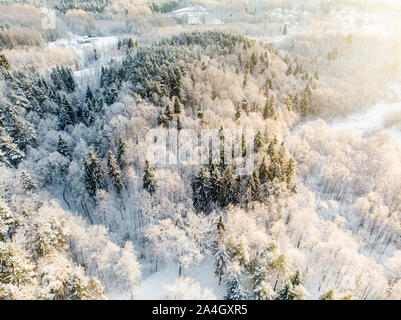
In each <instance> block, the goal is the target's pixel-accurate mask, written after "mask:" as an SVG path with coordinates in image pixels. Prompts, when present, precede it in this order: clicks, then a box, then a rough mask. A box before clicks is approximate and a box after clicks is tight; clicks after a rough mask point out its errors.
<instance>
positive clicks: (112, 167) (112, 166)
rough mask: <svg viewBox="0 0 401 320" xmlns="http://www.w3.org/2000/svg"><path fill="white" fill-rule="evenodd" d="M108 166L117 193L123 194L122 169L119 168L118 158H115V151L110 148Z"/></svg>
mask: <svg viewBox="0 0 401 320" xmlns="http://www.w3.org/2000/svg"><path fill="white" fill-rule="evenodd" d="M107 167H108V169H109V175H110V178H111V180H112V182H113V185H114V188H115V190H116V193H117V195H121V190H122V184H121V176H120V170H119V168H118V164H117V160H116V159H115V157H114V155H113V152H111V150H109V152H108V160H107Z"/></svg>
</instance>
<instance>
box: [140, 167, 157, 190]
mask: <svg viewBox="0 0 401 320" xmlns="http://www.w3.org/2000/svg"><path fill="white" fill-rule="evenodd" d="M142 185H143V188H144V189H145V190H146V191H147V192H149V193H150V194H151V195H153V193H155V191H156V179H155V176H154V174H153V169H152V167H151V165H150V163H149V161H148V160H146V161H145V169H144V172H143V177H142Z"/></svg>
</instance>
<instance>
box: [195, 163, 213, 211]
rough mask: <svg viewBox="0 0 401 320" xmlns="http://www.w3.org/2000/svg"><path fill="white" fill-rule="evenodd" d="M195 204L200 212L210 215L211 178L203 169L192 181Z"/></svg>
mask: <svg viewBox="0 0 401 320" xmlns="http://www.w3.org/2000/svg"><path fill="white" fill-rule="evenodd" d="M192 191H193V196H192V199H193V204H194V207H195V208H196V209H197V210H198V211H203V212H206V213H208V212H209V209H210V202H211V188H210V182H209V177H208V176H207V175H206V173H205V170H204V169H203V168H201V169H200V170H199V174H198V175H197V176H195V177H194V179H193V180H192Z"/></svg>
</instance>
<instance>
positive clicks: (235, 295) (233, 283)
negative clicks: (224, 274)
mask: <svg viewBox="0 0 401 320" xmlns="http://www.w3.org/2000/svg"><path fill="white" fill-rule="evenodd" d="M248 297H249V292H248V291H246V290H245V289H244V288H243V287H242V285H241V283H240V281H239V279H238V275H237V274H232V275H231V276H230V278H229V279H228V280H227V294H226V296H225V297H224V299H225V300H246V299H247V298H248Z"/></svg>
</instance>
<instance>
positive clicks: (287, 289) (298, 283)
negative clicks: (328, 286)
mask: <svg viewBox="0 0 401 320" xmlns="http://www.w3.org/2000/svg"><path fill="white" fill-rule="evenodd" d="M305 294H306V290H305V288H304V287H303V281H302V279H301V276H300V273H299V271H298V270H297V271H296V272H295V273H294V275H293V276H292V277H291V279H290V281H287V282H286V284H285V285H284V287H283V288H282V289H281V290H280V291H279V292H278V293H277V297H276V300H302V299H303V298H304V296H305Z"/></svg>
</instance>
